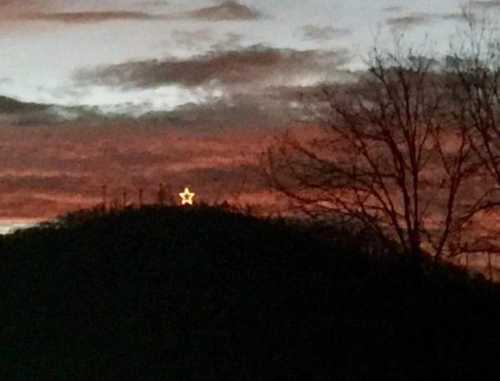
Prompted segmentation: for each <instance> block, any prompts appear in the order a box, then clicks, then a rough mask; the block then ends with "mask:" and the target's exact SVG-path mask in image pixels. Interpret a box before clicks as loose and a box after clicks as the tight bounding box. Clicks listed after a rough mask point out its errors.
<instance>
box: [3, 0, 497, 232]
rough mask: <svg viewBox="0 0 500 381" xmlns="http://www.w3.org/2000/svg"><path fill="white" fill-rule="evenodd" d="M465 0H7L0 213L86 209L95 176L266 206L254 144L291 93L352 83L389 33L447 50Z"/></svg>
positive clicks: (92, 200) (117, 186) (289, 120)
mask: <svg viewBox="0 0 500 381" xmlns="http://www.w3.org/2000/svg"><path fill="white" fill-rule="evenodd" d="M463 4H464V2H463V1H460V0H439V1H436V0H425V1H424V0H422V1H418V2H416V1H410V0H399V1H397V0H377V1H367V0H349V1H345V0H308V1H303V0H246V1H245V0H241V1H239V2H235V1H226V2H220V1H219V2H218V1H207V0H182V1H181V0H165V1H163V0H144V1H139V0H3V1H1V2H0V52H1V59H0V96H1V98H0V162H1V164H2V165H1V166H0V193H1V195H2V197H1V198H0V219H1V220H2V221H4V222H3V225H4V226H5V225H8V224H11V223H13V222H16V221H19V220H23V219H38V218H48V217H52V216H54V215H57V214H60V213H63V212H65V211H67V210H72V209H75V208H78V207H83V206H89V205H94V204H96V203H97V202H99V200H100V192H101V187H102V185H103V184H107V185H108V187H109V188H110V194H111V196H110V197H114V196H116V197H119V195H121V194H122V192H123V190H124V189H126V190H127V194H128V195H129V198H130V200H131V201H133V200H134V198H135V197H136V192H137V190H138V189H139V188H144V189H145V192H146V194H147V195H148V196H147V197H149V198H150V199H151V200H153V199H154V197H155V192H156V190H157V187H158V184H159V183H160V182H163V183H165V184H167V186H168V187H169V189H171V191H172V194H174V195H175V194H177V193H178V192H177V191H178V190H182V189H183V187H184V186H185V185H190V186H191V187H193V188H194V189H195V191H196V190H197V191H198V192H197V193H198V194H199V195H200V197H201V198H202V199H205V200H209V201H214V200H217V201H220V200H224V199H232V198H234V197H237V196H238V197H239V200H240V201H241V202H256V203H259V201H262V200H266V202H268V203H269V202H272V199H270V198H269V197H268V195H267V193H266V192H267V191H266V188H265V186H264V184H262V181H261V180H259V177H258V167H259V163H258V157H259V152H262V151H263V150H264V149H265V147H266V144H268V143H269V142H270V141H271V140H272V137H273V135H275V134H276V133H278V132H279V131H282V129H283V128H286V127H289V126H291V125H293V121H294V120H297V119H298V117H300V112H301V111H300V110H301V108H300V104H298V102H297V97H296V95H297V94H298V93H300V92H301V91H302V90H303V89H304V87H307V88H314V87H317V86H320V85H321V84H323V83H328V82H333V83H335V82H338V81H345V80H349V79H350V78H352V77H353V74H354V73H355V72H357V71H360V70H363V69H364V68H365V64H364V62H366V59H367V55H368V52H369V49H370V48H371V47H373V46H374V45H377V46H382V47H385V46H388V45H390V43H391V41H392V40H393V36H394V35H395V34H396V35H397V34H401V33H404V35H405V42H406V43H408V44H412V45H415V46H416V47H419V46H423V45H424V44H425V45H426V47H425V48H426V49H427V50H430V51H432V52H435V54H436V55H438V56H439V55H445V54H446V50H447V49H448V47H449V43H450V38H451V37H452V36H455V35H457V30H459V29H460V27H461V24H463V19H462V18H461V16H460V6H461V5H463ZM470 5H471V6H472V8H473V9H474V10H475V11H477V12H482V13H484V14H488V15H490V16H491V15H494V14H495V12H500V1H472V2H471V3H470ZM425 41H427V42H425ZM424 42H425V43H424ZM113 195H114V196H113Z"/></svg>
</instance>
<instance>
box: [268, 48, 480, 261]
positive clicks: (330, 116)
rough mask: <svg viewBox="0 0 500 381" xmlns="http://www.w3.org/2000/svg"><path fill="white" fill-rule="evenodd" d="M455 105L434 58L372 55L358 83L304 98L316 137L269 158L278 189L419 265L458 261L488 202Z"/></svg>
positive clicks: (301, 206)
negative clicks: (427, 259)
mask: <svg viewBox="0 0 500 381" xmlns="http://www.w3.org/2000/svg"><path fill="white" fill-rule="evenodd" d="M453 106H454V104H453V102H450V91H449V88H448V87H447V86H446V85H445V83H444V78H443V75H442V73H441V69H440V67H439V66H438V65H437V64H436V61H435V60H432V59H427V58H425V57H424V56H419V55H417V54H414V52H413V51H411V50H409V51H406V52H403V49H402V48H400V47H398V46H396V49H395V51H394V52H381V51H379V50H376V49H375V50H374V51H373V54H372V56H371V58H370V62H369V70H368V71H367V72H366V73H365V74H363V75H361V76H360V78H359V80H358V81H357V82H356V83H349V84H345V85H337V86H336V87H335V88H332V87H326V86H325V87H324V88H323V89H322V92H321V95H319V96H314V97H311V98H309V99H307V109H308V110H309V114H308V120H309V122H310V123H312V124H314V125H318V126H319V127H320V128H319V132H318V133H315V134H307V133H306V134H307V135H309V136H308V137H304V136H302V137H299V136H298V135H297V134H292V133H287V134H286V135H285V136H284V137H282V139H281V140H280V142H279V144H277V145H276V146H275V147H273V148H271V149H270V150H269V152H268V155H267V164H268V165H267V168H268V175H269V178H270V179H271V184H272V186H273V187H274V188H275V189H277V190H279V191H280V192H282V193H284V194H286V195H287V196H288V198H289V199H290V201H291V205H292V206H295V207H297V208H298V210H299V211H300V212H302V213H306V214H308V215H310V216H313V217H325V216H327V217H336V218H340V217H341V218H344V219H346V220H348V221H351V222H352V221H354V222H355V223H357V224H360V225H361V226H362V227H363V228H365V229H366V228H369V229H371V230H373V231H374V232H376V233H377V235H378V236H379V237H380V238H382V239H383V240H392V239H395V240H396V241H398V242H399V244H400V245H401V247H402V249H403V251H404V252H405V253H407V254H409V255H412V256H414V257H416V258H419V257H421V255H422V253H423V252H424V251H426V252H428V253H430V254H432V255H434V256H436V257H440V256H443V255H452V254H456V253H457V252H458V251H460V248H461V247H462V245H461V244H460V242H461V240H462V239H463V238H462V237H463V236H464V231H465V228H466V227H467V224H469V223H470V222H471V220H472V219H473V217H474V215H475V214H476V212H477V211H478V209H479V206H478V205H479V204H480V200H481V199H482V198H483V197H484V194H483V193H482V192H481V191H480V189H477V184H478V181H480V179H481V176H482V175H483V173H482V169H481V165H482V163H481V162H480V161H479V160H477V157H476V155H475V154H474V151H475V147H474V145H473V144H471V141H470V139H469V136H468V128H467V126H466V125H464V124H463V123H458V121H457V119H456V118H454V117H452V114H451V113H452V111H453ZM303 135H304V134H303ZM310 135H313V136H312V137H311V136H310Z"/></svg>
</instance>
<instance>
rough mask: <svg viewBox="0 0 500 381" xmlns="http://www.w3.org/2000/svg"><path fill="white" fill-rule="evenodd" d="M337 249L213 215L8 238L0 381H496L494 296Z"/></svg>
mask: <svg viewBox="0 0 500 381" xmlns="http://www.w3.org/2000/svg"><path fill="white" fill-rule="evenodd" d="M337 234H340V233H337ZM338 238H339V239H336V240H332V241H323V240H320V239H318V238H314V237H313V236H312V235H311V233H310V232H308V231H307V229H304V228H302V229H301V228H298V227H297V226H295V227H294V226H287V225H286V224H285V223H283V222H276V221H274V222H273V221H262V220H258V219H256V218H252V217H247V216H243V215H241V214H237V213H231V212H228V211H224V210H223V209H217V208H208V207H207V208H187V209H179V208H154V207H149V208H144V209H141V210H132V209H130V210H126V211H121V212H114V213H108V214H102V213H98V212H93V213H90V212H87V213H80V214H73V215H69V216H66V217H65V218H63V219H61V220H60V221H59V222H58V223H53V224H47V225H45V226H40V227H37V228H33V229H30V230H27V231H22V232H18V233H16V234H14V235H11V236H8V237H5V238H3V239H2V240H0V253H1V256H0V281H1V285H2V287H1V291H0V292H1V297H0V345H1V347H0V351H1V353H0V372H2V374H0V378H1V379H2V380H218V381H219V380H234V381H239V380H254V381H256V380H368V379H376V378H377V377H383V378H382V379H385V380H387V379H400V380H410V379H414V380H431V379H432V380H461V379H463V380H470V379H475V378H476V377H481V379H482V380H488V379H498V377H489V376H488V373H487V372H490V371H496V369H495V368H496V367H497V366H498V365H497V361H496V359H497V351H498V344H499V343H500V340H499V339H500V333H499V331H498V325H499V324H500V292H499V290H498V289H497V288H496V287H494V286H492V285H490V284H488V283H487V282H485V281H484V280H482V279H477V278H476V279H474V278H472V277H470V276H468V275H467V274H465V273H464V272H462V271H460V270H458V269H454V268H451V267H446V266H444V265H439V266H436V267H432V266H431V265H430V263H428V264H424V265H423V266H421V267H416V266H415V264H414V263H412V262H410V261H408V260H405V259H404V258H403V257H401V256H398V255H396V254H393V255H384V256H376V255H366V254H364V251H365V250H364V249H363V247H360V244H359V242H358V239H357V238H353V237H350V236H349V234H348V233H346V232H343V233H342V237H338Z"/></svg>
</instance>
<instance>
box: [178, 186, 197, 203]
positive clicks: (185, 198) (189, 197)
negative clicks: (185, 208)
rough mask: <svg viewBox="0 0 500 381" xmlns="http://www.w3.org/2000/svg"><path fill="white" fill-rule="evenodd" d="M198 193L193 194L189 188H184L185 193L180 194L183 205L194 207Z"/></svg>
mask: <svg viewBox="0 0 500 381" xmlns="http://www.w3.org/2000/svg"><path fill="white" fill-rule="evenodd" d="M194 196H196V193H194V192H191V191H190V190H189V188H184V192H182V193H179V197H180V198H181V203H182V205H193V198H194Z"/></svg>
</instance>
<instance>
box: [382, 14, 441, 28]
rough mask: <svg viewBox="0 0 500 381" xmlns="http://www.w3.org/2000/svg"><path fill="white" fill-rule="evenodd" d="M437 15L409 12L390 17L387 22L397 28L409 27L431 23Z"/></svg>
mask: <svg viewBox="0 0 500 381" xmlns="http://www.w3.org/2000/svg"><path fill="white" fill-rule="evenodd" d="M439 18H440V16H439V15H435V14H430V13H411V14H408V15H405V16H396V17H390V18H388V19H387V20H386V22H387V24H388V25H389V26H391V27H393V28H397V29H409V28H413V27H417V26H421V25H426V24H431V23H433V22H435V21H436V20H437V19H439Z"/></svg>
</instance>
